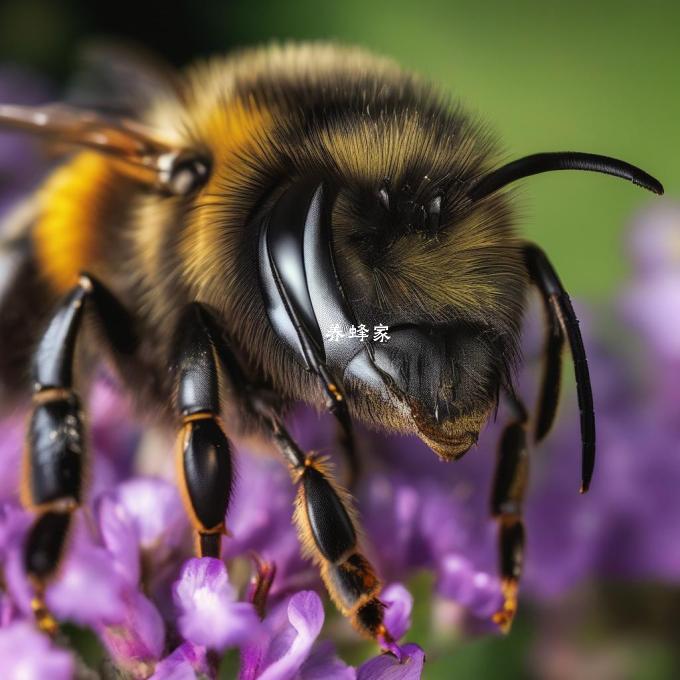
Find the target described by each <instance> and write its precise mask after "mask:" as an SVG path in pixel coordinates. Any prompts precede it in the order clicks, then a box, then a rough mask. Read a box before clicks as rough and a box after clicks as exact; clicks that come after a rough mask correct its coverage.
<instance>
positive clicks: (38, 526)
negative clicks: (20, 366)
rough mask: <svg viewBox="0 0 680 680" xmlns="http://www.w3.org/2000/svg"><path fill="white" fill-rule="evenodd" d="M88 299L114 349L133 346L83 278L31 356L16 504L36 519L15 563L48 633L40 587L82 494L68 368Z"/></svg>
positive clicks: (78, 420) (110, 303)
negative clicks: (29, 394)
mask: <svg viewBox="0 0 680 680" xmlns="http://www.w3.org/2000/svg"><path fill="white" fill-rule="evenodd" d="M88 301H89V302H90V303H91V304H92V305H93V306H94V309H95V311H96V313H97V316H98V317H99V319H100V321H101V322H102V325H103V327H104V331H105V335H106V336H107V339H108V340H109V342H110V343H111V345H112V346H113V347H114V348H115V349H118V350H121V349H125V350H128V349H130V348H132V347H134V344H135V341H134V338H133V335H132V331H131V330H130V329H131V323H130V318H129V316H128V315H127V312H126V311H125V310H124V309H123V307H122V306H121V305H120V304H119V303H118V302H117V301H116V300H115V298H114V297H113V296H112V295H111V294H110V293H109V292H108V291H107V290H106V288H104V286H102V285H101V284H100V283H99V282H98V281H97V280H96V279H94V278H93V277H92V276H89V275H87V274H83V275H81V277H80V279H79V282H78V285H77V286H76V287H75V288H73V289H72V290H71V292H70V293H69V294H68V295H67V296H66V297H65V298H64V300H63V301H62V303H61V305H60V306H59V307H58V309H57V311H56V313H55V314H54V315H53V317H52V319H51V321H50V323H49V325H48V327H47V330H46V331H45V333H44V334H43V336H42V338H41V340H40V342H39V344H38V347H37V350H36V352H35V354H34V358H33V411H32V414H31V417H30V420H29V424H28V432H27V437H26V455H25V457H24V469H23V479H24V483H23V486H22V501H23V504H24V505H25V506H26V507H27V508H30V509H33V510H35V511H37V512H38V518H37V519H36V521H35V522H34V523H33V526H32V527H31V529H30V531H29V534H28V538H27V540H26V543H25V546H24V555H23V558H24V568H25V570H26V573H27V575H28V578H29V581H30V582H31V584H32V585H33V588H34V593H35V597H34V599H33V602H32V606H33V610H34V613H35V616H36V619H37V622H38V625H39V626H40V628H41V629H43V630H44V631H46V632H48V633H51V634H53V633H55V632H56V628H57V626H56V622H55V621H54V619H53V618H52V616H51V615H50V614H49V612H48V611H47V608H46V606H45V602H44V592H45V587H46V585H47V583H48V582H49V580H50V579H51V578H52V577H53V576H54V575H55V574H56V572H57V570H58V568H59V565H60V563H61V561H62V558H63V556H64V552H65V548H66V544H67V541H68V536H69V534H70V530H71V528H72V527H71V525H72V519H73V513H74V511H75V510H76V509H77V508H78V507H79V506H80V505H81V503H82V496H83V488H82V487H83V477H84V457H85V451H86V445H85V435H84V427H83V415H82V410H81V404H80V399H79V397H78V395H77V393H76V392H75V390H74V386H73V363H74V356H75V348H76V342H77V339H78V335H79V331H80V329H81V326H82V319H83V315H84V312H85V305H86V303H87V302H88ZM120 324H122V325H120ZM114 328H115V332H113V329H114Z"/></svg>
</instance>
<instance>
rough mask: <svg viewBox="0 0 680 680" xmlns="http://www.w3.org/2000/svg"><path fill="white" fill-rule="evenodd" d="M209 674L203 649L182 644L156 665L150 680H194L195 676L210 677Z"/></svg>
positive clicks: (210, 672)
mask: <svg viewBox="0 0 680 680" xmlns="http://www.w3.org/2000/svg"><path fill="white" fill-rule="evenodd" d="M211 674H212V671H211V670H210V667H209V666H208V663H207V660H206V649H205V647H199V646H197V645H193V644H191V643H190V642H184V643H183V644H181V645H180V646H179V647H177V649H175V650H174V651H173V652H172V654H170V655H168V656H167V657H166V658H165V659H163V660H162V661H160V662H159V663H157V664H156V668H155V670H154V674H153V675H152V676H151V679H150V680H194V678H196V676H197V675H204V676H208V677H210V676H211Z"/></svg>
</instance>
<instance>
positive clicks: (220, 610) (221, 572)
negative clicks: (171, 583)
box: [173, 557, 259, 651]
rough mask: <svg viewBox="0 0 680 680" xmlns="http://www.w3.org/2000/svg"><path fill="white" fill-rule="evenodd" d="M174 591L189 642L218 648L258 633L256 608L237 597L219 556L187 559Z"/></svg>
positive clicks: (182, 628)
mask: <svg viewBox="0 0 680 680" xmlns="http://www.w3.org/2000/svg"><path fill="white" fill-rule="evenodd" d="M173 595H174V600H175V605H176V606H177V608H178V610H179V617H178V626H179V630H180V632H181V633H182V636H183V637H184V639H185V640H188V641H189V642H193V643H194V644H196V645H201V646H205V647H210V648H212V649H217V650H220V651H221V650H223V649H225V648H227V647H234V646H239V645H242V644H244V643H245V642H246V641H247V640H249V639H250V638H252V637H253V636H254V635H256V634H257V630H258V628H259V620H258V617H257V613H256V612H255V608H254V607H253V605H252V604H250V603H248V602H237V601H236V591H235V589H234V587H233V586H232V585H231V584H230V583H229V578H228V576H227V568H226V567H225V565H224V562H222V561H221V560H216V559H213V558H211V557H204V558H202V559H197V558H195V559H190V560H188V561H187V562H186V563H185V565H184V567H183V568H182V573H181V575H180V579H179V581H178V582H177V583H176V584H175V587H174V592H173Z"/></svg>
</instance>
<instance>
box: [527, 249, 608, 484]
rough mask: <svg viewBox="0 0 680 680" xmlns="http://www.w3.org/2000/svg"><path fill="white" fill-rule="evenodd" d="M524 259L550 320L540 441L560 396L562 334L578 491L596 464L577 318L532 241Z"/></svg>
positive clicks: (538, 432) (592, 418) (590, 395)
mask: <svg viewBox="0 0 680 680" xmlns="http://www.w3.org/2000/svg"><path fill="white" fill-rule="evenodd" d="M524 258H525V262H526V266H527V269H528V271H529V275H530V277H531V280H532V282H533V284H534V285H535V286H536V287H537V288H538V290H539V291H540V293H541V295H542V297H543V301H544V305H545V308H546V311H547V314H548V319H549V336H548V343H547V349H546V364H545V368H544V378H543V385H542V388H541V402H540V406H539V416H538V419H537V426H536V438H537V440H540V439H541V438H542V437H543V436H544V435H545V434H546V433H547V432H548V430H549V429H550V425H551V423H552V420H553V418H554V415H555V411H556V408H557V399H558V396H559V378H560V368H559V359H560V357H559V355H560V352H561V349H562V346H563V344H564V337H566V338H567V340H568V342H569V347H570V349H571V356H572V360H573V363H574V374H575V376H576V392H577V395H578V406H579V411H580V414H581V461H582V462H581V493H585V492H586V491H587V490H588V487H589V486H590V480H591V478H592V476H593V469H594V467H595V411H594V408H593V393H592V389H591V386H590V373H589V371H588V361H587V359H586V352H585V349H584V347H583V339H582V338H581V331H580V329H579V325H578V319H577V318H576V314H575V313H574V309H573V307H572V306H571V300H570V299H569V295H568V294H567V292H566V291H565V290H564V288H563V287H562V283H561V282H560V279H559V277H558V276H557V274H556V272H555V270H554V268H553V266H552V265H551V264H550V261H549V260H548V258H547V257H546V255H545V253H544V252H543V251H542V250H541V249H540V248H539V247H538V246H535V245H533V244H527V245H525V246H524Z"/></svg>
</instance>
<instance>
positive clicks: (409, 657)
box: [357, 644, 425, 680]
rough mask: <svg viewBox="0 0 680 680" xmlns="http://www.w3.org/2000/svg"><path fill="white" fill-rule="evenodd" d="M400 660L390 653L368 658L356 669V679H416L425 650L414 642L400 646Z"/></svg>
mask: <svg viewBox="0 0 680 680" xmlns="http://www.w3.org/2000/svg"><path fill="white" fill-rule="evenodd" d="M401 653H402V661H401V663H399V659H397V658H396V657H395V656H393V655H392V654H381V655H380V656H376V657H374V658H373V659H369V660H368V661H366V663H364V664H362V665H361V666H360V667H359V669H358V671H357V680H418V679H419V678H420V676H421V674H422V672H423V665H424V664H425V652H424V651H423V650H422V649H421V648H420V647H419V646H418V645H414V644H407V645H404V646H403V647H401Z"/></svg>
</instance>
